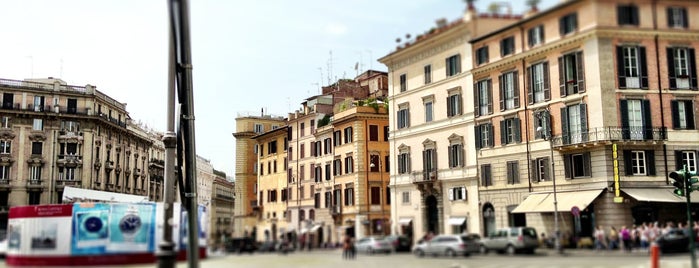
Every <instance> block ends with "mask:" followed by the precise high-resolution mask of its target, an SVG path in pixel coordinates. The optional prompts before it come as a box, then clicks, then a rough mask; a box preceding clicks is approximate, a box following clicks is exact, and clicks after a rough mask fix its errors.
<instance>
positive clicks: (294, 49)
mask: <svg viewBox="0 0 699 268" xmlns="http://www.w3.org/2000/svg"><path fill="white" fill-rule="evenodd" d="M491 2H497V1H485V0H480V1H476V5H477V8H478V10H480V11H483V12H485V11H486V10H487V7H488V5H489V4H490V3H491ZM510 2H511V3H512V4H513V6H512V10H513V13H517V14H521V13H522V12H523V11H524V10H525V7H524V4H523V3H524V2H525V1H510ZM558 2H559V1H558V0H544V1H542V3H541V4H540V5H539V8H548V7H551V6H553V5H554V4H556V3H558ZM502 3H506V2H502ZM190 4H191V13H190V14H191V15H190V20H191V28H190V31H191V36H192V41H191V42H192V47H193V49H192V57H193V66H194V70H193V76H194V78H193V81H194V101H195V107H194V113H195V117H196V120H195V125H196V130H195V131H196V132H195V135H196V140H197V141H196V144H197V148H196V150H197V154H198V155H200V156H202V157H204V158H206V159H210V160H211V162H212V164H213V166H214V168H215V169H217V170H221V171H224V172H226V173H227V175H229V176H231V177H232V176H233V175H234V171H235V141H234V138H233V136H232V133H233V132H235V118H236V117H237V116H239V115H245V114H253V115H258V114H260V111H261V109H263V108H264V110H265V111H266V113H267V114H272V115H279V116H284V117H286V115H287V113H289V112H291V111H293V110H294V109H297V108H298V107H299V106H300V103H301V101H302V100H303V99H305V98H307V97H309V96H312V95H315V94H318V93H319V87H320V86H321V85H327V84H329V82H332V81H335V80H336V79H339V78H354V76H355V75H356V74H357V71H355V65H358V67H359V71H363V70H367V69H370V68H371V69H376V70H381V71H386V70H387V68H386V67H385V66H383V65H382V64H380V63H378V62H377V61H376V59H377V58H380V57H382V56H385V55H387V54H388V53H390V52H391V51H392V50H394V49H395V46H396V42H395V40H396V38H398V37H401V38H402V39H403V40H405V35H406V34H411V35H412V37H414V36H416V35H418V34H421V33H423V32H425V31H427V30H429V29H430V28H432V27H433V26H434V25H435V20H437V19H439V18H446V19H448V20H449V21H453V20H455V19H458V18H460V16H461V15H462V13H463V11H464V9H465V3H464V1H462V0H414V1H401V0H381V1H375V0H351V1H347V0H345V1H341V0H307V1H283V0H260V1H257V0H256V1H232V0H194V1H190ZM166 8H167V2H166V0H145V1H144V0H100V1H94V0H83V1H78V0H61V1H51V0H44V1H35V0H22V1H19V0H16V1H3V2H2V3H0V10H2V16H0V25H3V26H2V27H0V36H2V42H0V78H4V79H16V80H22V79H25V78H46V77H49V76H51V77H57V78H61V79H63V80H65V81H66V82H67V83H68V84H71V85H79V86H83V85H86V84H91V85H94V86H97V89H98V90H99V91H101V92H103V93H105V94H107V95H109V96H111V97H113V98H115V99H116V100H118V101H120V102H124V103H127V106H126V108H127V111H128V112H129V114H130V116H131V118H132V119H133V120H135V121H141V122H143V123H145V124H147V125H148V126H150V127H151V128H154V129H156V130H160V131H163V130H165V126H166V124H165V119H166V115H165V112H166V102H165V96H166V86H167V69H166V68H167V26H168V25H167V9H166ZM505 10H506V8H503V11H505Z"/></svg>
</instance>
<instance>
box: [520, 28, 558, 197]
mask: <svg viewBox="0 0 699 268" xmlns="http://www.w3.org/2000/svg"><path fill="white" fill-rule="evenodd" d="M519 34H520V36H521V38H520V42H521V43H522V51H524V28H522V26H519ZM526 71H527V66H526V63H525V62H524V58H522V73H524V75H522V82H523V84H524V88H525V89H526V88H527V73H526ZM532 94H534V93H532ZM521 99H523V98H520V100H521ZM524 99H525V100H524V129H525V130H526V131H524V135H525V137H524V138H525V140H526V146H527V163H526V164H527V174H528V175H527V181H528V182H527V185H528V187H529V192H530V193H531V192H532V191H533V189H532V178H531V176H532V174H531V170H532V169H531V166H530V165H531V159H532V156H531V147H530V146H531V144H530V142H529V114H528V112H529V106H528V104H529V100H528V99H527V98H524ZM552 161H553V159H552Z"/></svg>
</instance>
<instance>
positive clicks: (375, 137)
mask: <svg viewBox="0 0 699 268" xmlns="http://www.w3.org/2000/svg"><path fill="white" fill-rule="evenodd" d="M369 141H379V126H377V125H369Z"/></svg>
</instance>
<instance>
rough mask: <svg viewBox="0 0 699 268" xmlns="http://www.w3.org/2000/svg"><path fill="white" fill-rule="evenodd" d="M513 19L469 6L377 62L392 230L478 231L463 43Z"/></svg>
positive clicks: (467, 58)
mask: <svg viewBox="0 0 699 268" xmlns="http://www.w3.org/2000/svg"><path fill="white" fill-rule="evenodd" d="M517 19H519V17H518V16H511V15H507V16H493V15H479V14H476V11H475V9H474V8H473V7H470V8H469V9H468V10H467V11H466V12H465V14H464V17H463V18H462V19H460V20H457V21H454V22H449V23H447V22H440V24H439V25H437V28H435V29H433V30H430V31H429V32H426V33H425V34H421V35H418V36H417V37H416V39H415V40H411V41H409V43H407V44H404V45H402V46H399V47H398V49H397V50H396V51H394V52H391V53H390V54H388V55H386V56H384V57H382V58H380V59H379V61H380V62H381V63H383V64H385V65H386V66H387V67H388V69H389V80H390V85H391V86H390V88H389V101H388V102H389V103H390V107H389V110H390V111H391V112H390V116H389V120H390V129H391V134H390V155H391V162H392V163H395V164H394V165H393V168H392V169H391V179H390V184H391V186H390V187H391V191H392V199H393V200H392V207H391V218H392V219H394V221H393V224H392V226H391V230H392V233H398V234H406V235H409V236H412V238H413V241H417V240H419V239H420V238H421V237H422V236H423V235H425V234H426V233H428V232H433V233H435V234H450V233H461V232H475V233H477V232H479V231H480V224H481V223H480V219H479V216H478V215H479V200H478V180H477V178H478V177H477V161H476V160H477V155H476V151H475V150H474V148H473V140H474V136H473V135H474V132H473V123H474V121H473V106H472V105H470V103H472V102H473V100H472V94H471V93H472V92H471V91H472V89H471V86H472V82H473V80H472V76H471V67H472V53H471V46H470V45H469V43H468V41H469V39H471V38H473V37H475V36H478V35H481V34H484V33H487V32H488V31H491V30H494V29H497V28H498V27H502V26H504V25H507V24H509V23H512V22H514V21H516V20H517Z"/></svg>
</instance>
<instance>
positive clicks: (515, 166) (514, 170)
mask: <svg viewBox="0 0 699 268" xmlns="http://www.w3.org/2000/svg"><path fill="white" fill-rule="evenodd" d="M506 165H507V184H517V183H519V163H518V162H517V161H507V164H506Z"/></svg>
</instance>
